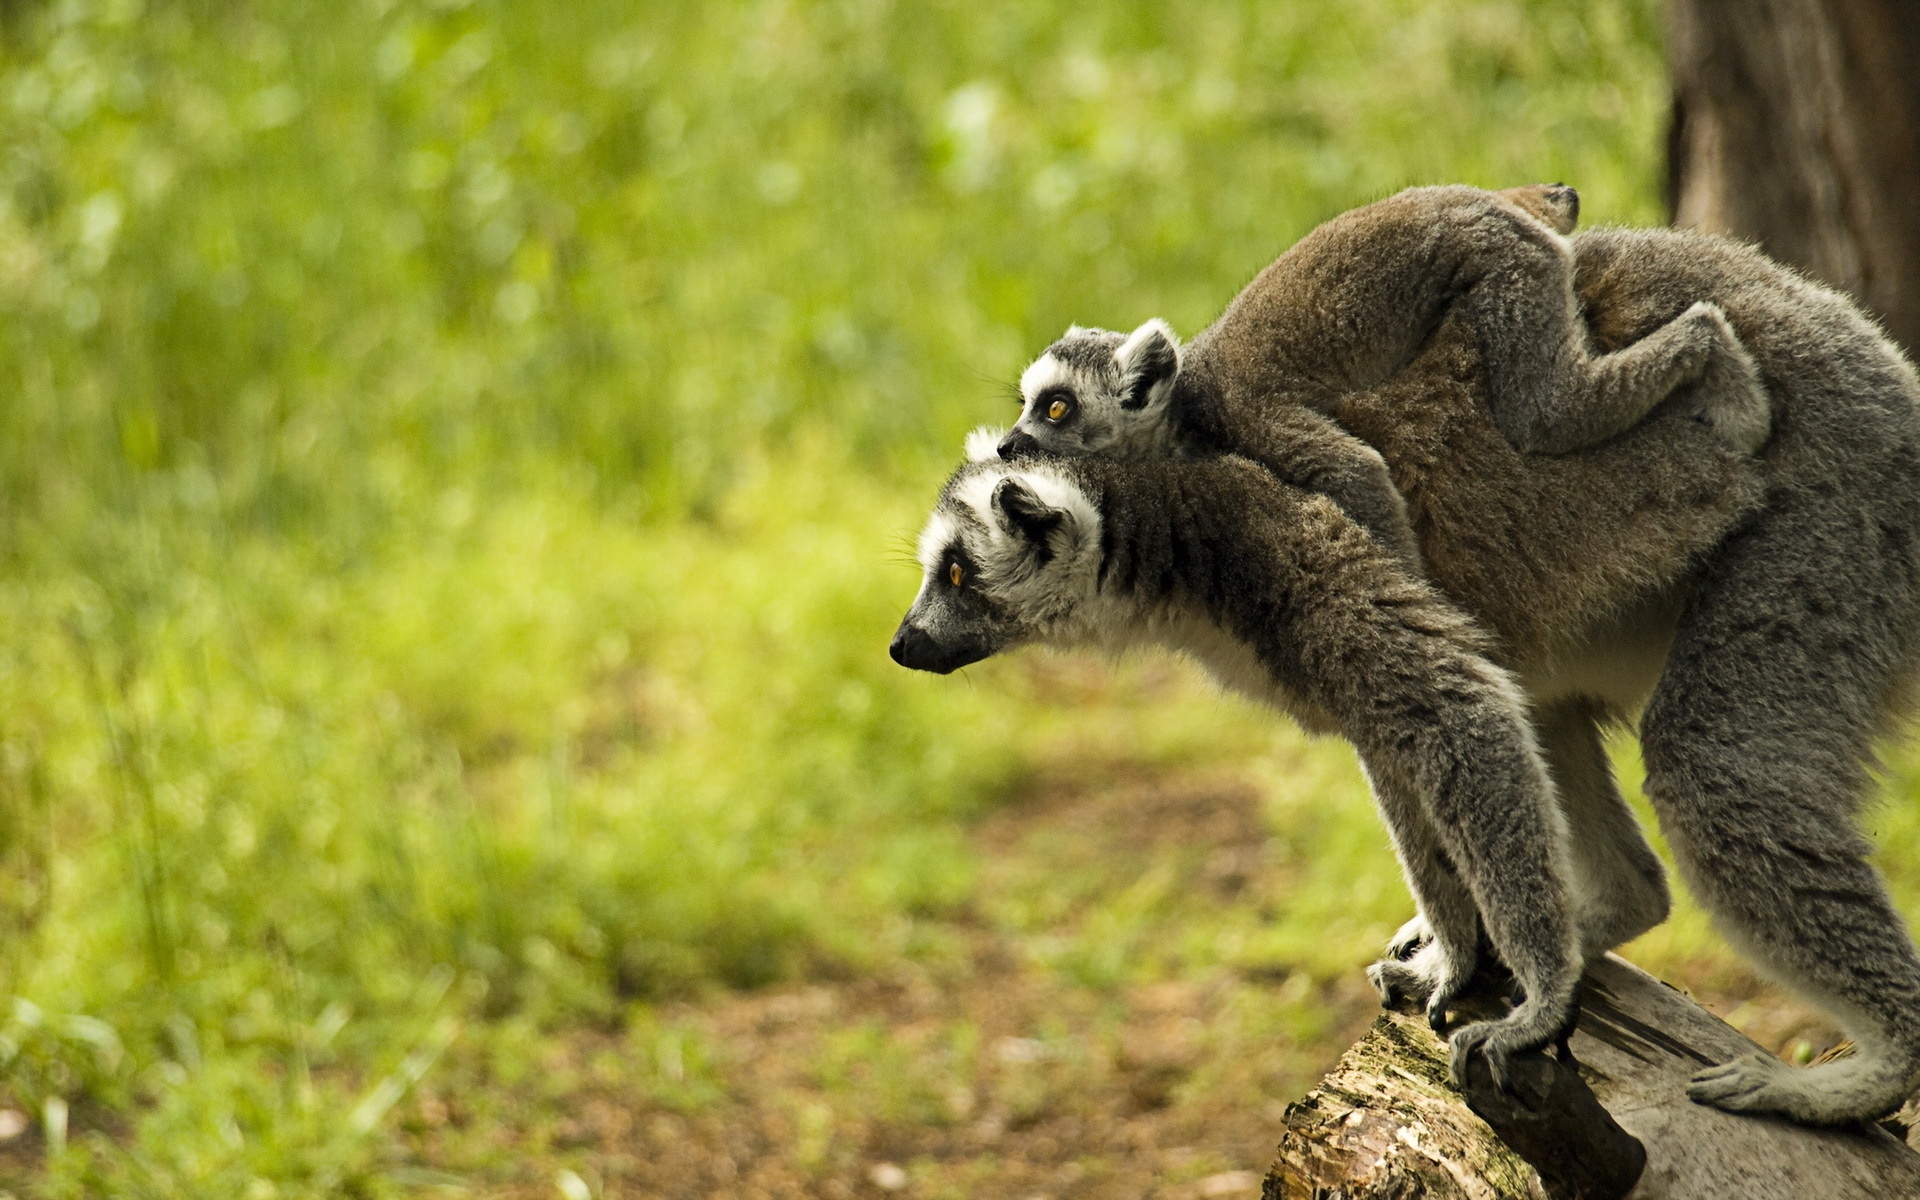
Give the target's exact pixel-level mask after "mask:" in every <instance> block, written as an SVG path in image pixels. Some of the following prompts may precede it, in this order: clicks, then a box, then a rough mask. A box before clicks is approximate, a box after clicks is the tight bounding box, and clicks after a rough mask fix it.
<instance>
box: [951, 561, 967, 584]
mask: <svg viewBox="0 0 1920 1200" xmlns="http://www.w3.org/2000/svg"><path fill="white" fill-rule="evenodd" d="M947 578H948V579H951V580H953V586H955V587H959V586H960V585H961V584H963V583H965V582H966V581H967V573H966V572H965V571H963V570H961V569H960V564H959V563H950V564H948V566H947Z"/></svg>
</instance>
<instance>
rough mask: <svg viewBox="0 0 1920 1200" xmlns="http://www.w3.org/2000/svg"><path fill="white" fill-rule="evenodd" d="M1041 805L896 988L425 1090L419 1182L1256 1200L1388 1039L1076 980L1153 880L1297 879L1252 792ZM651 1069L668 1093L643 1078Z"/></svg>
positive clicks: (1348, 1012)
mask: <svg viewBox="0 0 1920 1200" xmlns="http://www.w3.org/2000/svg"><path fill="white" fill-rule="evenodd" d="M1032 792H1033V794H1032V795H1031V797H1030V798H1028V799H1026V800H1024V801H1020V802H1016V803H1014V804H1011V805H1009V806H1008V807H1007V808H1005V809H1003V810H1001V811H1000V812H998V813H997V814H995V815H994V816H992V817H990V818H989V819H987V820H986V821H984V822H983V823H982V824H981V825H980V826H979V827H978V829H977V830H976V832H975V834H974V836H975V839H976V841H977V844H978V848H979V850H980V851H981V854H982V857H983V860H984V862H985V866H984V868H983V871H984V874H983V878H982V879H981V880H980V887H979V888H978V889H977V890H978V893H979V895H980V897H981V900H980V901H979V902H978V903H977V905H976V907H977V910H978V911H975V912H972V913H969V914H963V915H962V916H961V917H960V918H958V919H947V920H944V921H932V922H929V923H928V927H927V929H926V931H925V937H926V940H927V942H928V944H930V945H933V946H935V947H936V949H935V950H934V951H932V952H930V953H927V954H924V955H921V956H919V957H917V958H916V959H915V960H914V962H913V963H912V964H911V965H903V966H901V967H899V968H898V969H897V970H895V971H894V972H893V973H891V974H889V975H887V976H885V977H882V978H873V979H862V980H854V981H848V982H844V983H838V984H815V985H811V986H806V987H799V988H791V989H785V990H776V991H770V992H766V993H760V994H752V995H736V996H730V997H724V998H721V999H718V1000H716V1001H710V1002H708V1003H706V1004H701V1005H687V1006H682V1007H678V1008H674V1009H670V1010H666V1011H662V1012H661V1013H659V1014H658V1017H659V1024H658V1026H657V1027H653V1028H650V1029H649V1031H647V1032H646V1033H645V1034H644V1035H643V1036H642V1037H641V1038H640V1039H639V1041H638V1042H636V1040H635V1036H634V1034H633V1033H632V1031H627V1032H625V1033H623V1034H612V1033H609V1034H605V1035H587V1034H582V1035H575V1036H573V1037H571V1038H569V1039H566V1040H565V1041H564V1042H562V1043H560V1045H561V1046H562V1047H563V1048H562V1049H560V1050H558V1051H556V1052H555V1053H554V1054H553V1055H552V1056H551V1057H550V1059H549V1061H548V1062H547V1063H546V1068H547V1071H548V1074H547V1078H546V1081H545V1083H544V1085H543V1086H544V1090H545V1094H546V1095H547V1097H548V1100H547V1102H545V1103H536V1104H533V1105H521V1106H519V1107H515V1108H502V1109H499V1110H496V1111H492V1112H488V1113H484V1114H481V1113H465V1114H463V1113H462V1111H461V1108H462V1104H461V1102H460V1101H458V1100H457V1099H456V1098H455V1097H453V1096H450V1095H446V1094H442V1093H439V1092H436V1091H435V1090H434V1089H433V1088H431V1087H430V1088H428V1089H425V1090H423V1091H422V1092H421V1093H420V1095H419V1096H418V1097H417V1098H416V1100H415V1101H414V1104H413V1109H412V1112H411V1115H410V1116H409V1117H408V1121H409V1130H410V1140H411V1143H412V1146H411V1148H412V1151H413V1153H414V1155H415V1156H416V1157H415V1158H414V1161H415V1162H416V1163H419V1164H422V1165H423V1166H426V1167H427V1168H429V1169H430V1170H432V1171H438V1172H445V1173H446V1174H444V1175H438V1176H435V1175H426V1174H423V1175H422V1176H420V1179H421V1181H422V1182H427V1181H430V1180H431V1179H434V1178H439V1179H444V1180H447V1181H449V1182H451V1181H452V1180H454V1179H459V1180H461V1181H462V1182H464V1184H465V1186H467V1187H468V1188H471V1189H473V1190H474V1191H476V1192H480V1193H482V1194H487V1195H497V1196H503V1197H504V1196H512V1197H523V1196H524V1197H534V1196H539V1197H552V1196H554V1195H556V1189H558V1194H560V1195H562V1196H567V1197H569V1200H580V1197H582V1196H596V1195H598V1196H608V1197H612V1196H623V1197H649V1198H651V1197H659V1198H662V1200H667V1198H671V1200H681V1198H689V1200H690V1198H695V1197H699V1198H706V1197H741V1198H743V1200H760V1198H772V1197H780V1198H785V1197H818V1198H822V1200H845V1198H848V1197H879V1196H886V1195H902V1196H914V1197H923V1196H924V1197H956V1198H958V1197H978V1198H980V1200H999V1198H1005V1200H1042V1198H1051V1200H1070V1198H1071V1200H1082V1198H1084V1200H1095V1198H1108V1197H1112V1198H1119V1197H1127V1198H1129V1200H1133V1198H1141V1197H1164V1198H1182V1200H1202V1198H1206V1197H1236V1196H1240V1197H1248V1198H1251V1197H1253V1196H1255V1195H1257V1194H1258V1192H1259V1181H1260V1174H1261V1172H1262V1171H1263V1170H1264V1168H1265V1166H1266V1163H1267V1161H1268V1159H1269V1157H1270V1154H1271V1150H1272V1143H1273V1140H1274V1137H1275V1129H1276V1127H1277V1125H1278V1123H1279V1121H1280V1118H1281V1115H1282V1113H1283V1111H1284V1108H1285V1102H1286V1101H1287V1100H1289V1099H1291V1098H1293V1097H1295V1096H1297V1095H1299V1094H1301V1093H1302V1092H1304V1091H1305V1089H1306V1088H1307V1087H1308V1086H1310V1085H1311V1083H1312V1082H1313V1081H1314V1080H1315V1079H1317V1078H1318V1077H1319V1075H1320V1073H1321V1072H1322V1071H1323V1070H1324V1069H1325V1068H1326V1067H1327V1066H1328V1065H1330V1064H1331V1062H1332V1061H1333V1059H1334V1058H1336V1057H1337V1056H1338V1054H1339V1052H1340V1051H1341V1050H1342V1049H1343V1048H1344V1047H1345V1046H1346V1045H1347V1044H1348V1043H1349V1042H1350V1041H1351V1040H1352V1039H1353V1038H1354V1037H1355V1036H1357V1034H1358V1033H1359V1031H1360V1030H1361V1029H1362V1028H1363V1027H1364V1026H1365V1025H1366V1023H1367V1022H1368V1021H1369V1020H1371V1019H1372V1016H1373V1014H1374V1012H1375V1011H1376V1010H1375V1002H1374V999H1373V997H1372V994H1371V992H1370V991H1369V990H1368V989H1367V988H1366V986H1365V984H1364V982H1363V981H1362V980H1361V978H1360V974H1359V972H1358V971H1355V972H1354V973H1353V975H1352V978H1351V979H1350V980H1347V981H1343V982H1340V983H1336V984H1333V985H1327V986H1315V985H1313V984H1312V983H1311V982H1310V981H1308V980H1306V979H1305V978H1304V977H1285V976H1280V977H1247V976H1244V975H1236V974H1234V973H1231V972H1227V971H1223V970H1221V969H1219V968H1217V967H1215V968H1211V969H1207V970H1201V971H1198V972H1195V973H1194V974H1193V975H1192V976H1191V977H1185V976H1180V977H1174V978H1168V979H1163V980H1161V981H1158V982H1154V983H1151V984H1146V985H1134V986H1125V985H1118V986H1116V985H1113V984H1112V983H1111V982H1110V981H1106V980H1103V979H1102V978H1100V977H1099V971H1098V969H1097V964H1095V967H1094V968H1091V969H1090V968H1088V967H1087V965H1086V964H1084V963H1083V964H1081V965H1080V967H1079V968H1078V969H1077V970H1076V969H1075V967H1074V959H1073V955H1072V953H1061V952H1060V947H1061V946H1062V945H1068V946H1070V947H1072V948H1077V950H1076V952H1078V953H1080V954H1082V955H1085V954H1087V953H1089V952H1093V953H1096V954H1097V952H1098V950H1099V948H1100V946H1101V940H1100V938H1099V937H1098V936H1097V934H1093V933H1090V931H1089V929H1088V923H1089V922H1090V921H1091V920H1093V919H1095V918H1094V916H1093V914H1097V913H1103V912H1107V913H1110V912H1111V911H1113V910H1114V909H1115V908H1116V907H1119V908H1124V907H1125V898H1126V897H1127V896H1128V895H1130V894H1132V893H1134V892H1139V891H1141V890H1142V889H1143V887H1145V886H1146V884H1147V882H1148V881H1153V889H1154V890H1155V894H1157V895H1160V896H1162V897H1166V896H1171V897H1174V899H1173V900H1171V901H1170V902H1166V903H1163V904H1162V905H1161V906H1160V907H1159V908H1157V909H1155V910H1154V911H1153V912H1152V913H1151V914H1150V915H1149V916H1148V917H1146V918H1143V920H1144V921H1145V926H1144V927H1145V928H1146V929H1147V930H1148V931H1149V936H1150V937H1157V936H1164V937H1170V938H1176V937H1179V936H1181V930H1182V928H1183V924H1182V921H1183V916H1184V915H1192V914H1193V913H1196V912H1202V911H1205V910H1208V909H1211V910H1213V911H1215V912H1217V911H1218V910H1220V909H1223V908H1226V907H1231V906H1242V905H1248V906H1255V907H1256V908H1257V907H1258V906H1260V905H1262V904H1267V903H1271V902H1273V900H1274V898H1275V897H1276V896H1277V895H1278V894H1279V889H1280V888H1281V887H1282V885H1283V883H1284V881H1282V880H1278V879H1276V878H1275V877H1274V876H1275V868H1273V867H1272V865H1271V860H1272V857H1273V856H1271V855H1269V854H1266V853H1265V852H1264V846H1265V842H1266V838H1267V834H1266V830H1265V826H1264V824H1263V821H1262V819H1261V815H1260V812H1259V808H1258V802H1257V797H1256V794H1255V793H1254V791H1253V789H1252V788H1251V787H1249V786H1246V785H1245V784H1243V783H1239V782H1237V781H1235V780H1232V779H1222V778H1204V777H1198V778H1197V777H1192V776H1177V777H1172V778H1160V779H1133V780H1130V781H1129V780H1121V781H1112V780H1107V781H1102V782H1101V783H1100V784H1099V785H1098V786H1093V787H1088V786H1084V785H1083V786H1081V787H1079V788H1075V787H1071V786H1066V785H1063V784H1061V783H1059V782H1057V781H1056V782H1051V783H1049V782H1047V781H1041V782H1040V783H1039V784H1037V785H1036V786H1035V787H1034V788H1033V789H1032ZM1139 932H1140V930H1139V928H1135V929H1134V930H1133V931H1132V933H1133V935H1134V936H1135V937H1136V938H1137V937H1138V935H1139ZM1136 944H1137V943H1136ZM1063 964H1065V965H1063ZM1089 973H1091V974H1092V975H1093V976H1095V977H1094V978H1093V979H1091V980H1089V979H1087V978H1086V976H1087V975H1088V974H1089ZM1708 999H1709V1001H1710V1002H1711V1003H1712V1006H1713V1007H1715V1008H1716V1009H1717V1010H1718V1011H1720V1012H1722V1013H1723V1014H1725V1013H1728V1012H1732V1011H1736V1010H1737V1011H1739V1012H1740V1013H1743V1014H1744V1016H1745V1019H1744V1020H1743V1021H1742V1023H1743V1024H1744V1025H1745V1026H1746V1027H1748V1029H1749V1031H1750V1032H1752V1033H1754V1034H1755V1035H1756V1036H1759V1037H1761V1038H1762V1040H1763V1041H1766V1042H1767V1044H1769V1045H1772V1044H1776V1043H1780V1044H1783V1045H1790V1044H1793V1043H1792V1040H1791V1039H1792V1038H1794V1037H1798V1036H1801V1035H1802V1034H1804V1033H1806V1032H1807V1031H1808V1030H1809V1028H1810V1026H1809V1023H1808V1020H1807V1014H1805V1012H1804V1011H1802V1010H1799V1009H1797V1008H1796V1007H1794V1006H1793V1005H1791V1004H1790V1003H1785V1002H1782V1001H1780V1000H1779V999H1778V998H1775V997H1771V996H1769V994H1767V993H1765V992H1764V991H1762V990H1761V989H1759V988H1758V986H1757V985H1755V986H1754V987H1752V988H1742V989H1741V990H1740V991H1739V992H1738V993H1737V994H1722V995H1717V996H1709V997H1708ZM1303 1014H1304V1016H1303ZM1815 1036H1816V1037H1818V1033H1817V1031H1815ZM690 1047H698V1048H700V1053H701V1054H702V1055H704V1056H705V1057H704V1059H703V1061H702V1062H701V1063H697V1064H696V1063H692V1062H691V1061H690V1060H689V1058H688V1055H689V1053H690V1050H689V1048H690ZM649 1054H651V1056H652V1060H653V1063H654V1067H655V1072H654V1081H653V1083H652V1085H651V1086H650V1087H649V1086H647V1085H645V1084H644V1083H636V1080H635V1078H634V1073H633V1063H634V1061H635V1060H636V1058H637V1059H645V1058H646V1057H647V1056H648V1055H649ZM663 1078H664V1081H665V1082H666V1083H667V1084H671V1085H672V1086H669V1087H664V1088H663V1086H662V1082H663ZM518 1086H519V1087H520V1090H521V1093H522V1096H523V1097H524V1096H525V1094H526V1093H527V1091H528V1088H527V1087H526V1085H525V1084H521V1085H518ZM488 1090H491V1089H488ZM562 1172H571V1175H565V1174H562ZM570 1189H571V1190H570Z"/></svg>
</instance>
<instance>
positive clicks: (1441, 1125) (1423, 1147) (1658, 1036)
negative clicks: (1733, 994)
mask: <svg viewBox="0 0 1920 1200" xmlns="http://www.w3.org/2000/svg"><path fill="white" fill-rule="evenodd" d="M1571 1049H1572V1051H1573V1056H1574V1059H1575V1060H1576V1061H1577V1063H1578V1064H1579V1071H1580V1074H1581V1076H1582V1077H1583V1078H1585V1080H1586V1081H1587V1083H1588V1084H1590V1085H1591V1087H1592V1089H1593V1092H1594V1094H1595V1095H1597V1096H1598V1098H1599V1100H1600V1103H1601V1104H1602V1105H1603V1106H1604V1107H1605V1109H1606V1111H1607V1112H1608V1113H1610V1114H1612V1117H1613V1119H1614V1120H1615V1121H1617V1122H1618V1124H1619V1125H1620V1127H1622V1128H1624V1129H1625V1130H1626V1131H1627V1132H1628V1133H1630V1134H1632V1135H1633V1136H1634V1137H1635V1138H1637V1139H1639V1141H1640V1143H1641V1144H1642V1145H1643V1146H1644V1147H1645V1150H1646V1167H1645V1170H1644V1173H1643V1174H1642V1175H1641V1177H1640V1181H1639V1183H1638V1185H1637V1186H1636V1187H1635V1188H1634V1189H1633V1191H1632V1192H1631V1193H1630V1196H1631V1197H1632V1200H1734V1198H1737V1200H1901V1198H1905V1197H1913V1198H1920V1154H1916V1153H1915V1152H1914V1151H1913V1150H1911V1149H1909V1148H1908V1147H1907V1145H1906V1144H1905V1143H1904V1142H1902V1141H1901V1140H1900V1139H1899V1138H1896V1137H1895V1136H1893V1135H1892V1134H1891V1133H1889V1132H1887V1130H1886V1129H1884V1128H1882V1127H1880V1126H1878V1125H1871V1124H1863V1125H1859V1126H1853V1127H1848V1128H1843V1129H1809V1128H1806V1127H1804V1126H1799V1125H1794V1124H1792V1123H1790V1122H1787V1121H1783V1120H1778V1119H1775V1118H1771V1117H1747V1116H1735V1115H1733V1114H1730V1113H1724V1112H1721V1111H1719V1110H1717V1109H1712V1108H1708V1107H1705V1106H1703V1105H1698V1104H1695V1103H1693V1102H1692V1101H1690V1100H1688V1099H1687V1097H1686V1082H1687V1079H1688V1078H1689V1077H1690V1076H1692V1075H1693V1073H1694V1072H1695V1071H1698V1070H1699V1069H1700V1068H1701V1067H1703V1066H1707V1065H1710V1064H1713V1063H1721V1062H1725V1061H1727V1060H1729V1059H1732V1058H1737V1057H1739V1056H1741V1055H1743V1054H1750V1053H1753V1052H1754V1051H1756V1050H1758V1049H1759V1047H1758V1046H1757V1045H1755V1044H1754V1043H1753V1042H1752V1041H1750V1040H1748V1039H1747V1038H1746V1037H1745V1036H1744V1035H1742V1034H1741V1033H1740V1032H1739V1031H1738V1030H1736V1029H1734V1028H1733V1027H1732V1026H1730V1025H1728V1024H1727V1023H1726V1022H1724V1021H1722V1020H1720V1019H1719V1018H1718V1017H1715V1016H1714V1015H1713V1014H1712V1013H1709V1012H1707V1011H1706V1010H1705V1009H1703V1008H1701V1007H1700V1006H1699V1005H1697V1004H1695V1003H1694V1002H1693V1001H1692V1000H1690V999H1688V998H1687V997H1686V995H1685V994H1684V993H1682V992H1680V991H1678V990H1676V989H1674V988H1672V987H1669V986H1668V985H1666V984H1664V983H1662V982H1660V981H1659V980H1657V979H1655V978H1654V977H1653V976H1651V975H1648V974H1647V973H1646V972H1644V971H1641V970H1640V969H1639V968H1637V967H1635V966H1633V965H1631V964H1630V963H1627V962H1626V961H1624V960H1622V959H1619V958H1617V957H1614V956H1611V955H1609V956H1608V958H1607V959H1606V961H1604V962H1602V963H1600V964H1598V965H1596V966H1595V967H1594V968H1593V970H1591V971H1589V972H1588V973H1587V977H1586V979H1585V981H1584V994H1583V1003H1582V1007H1581V1015H1580V1024H1579V1027H1578V1029H1577V1030H1576V1031H1575V1033H1574V1036H1573V1038H1572V1041H1571ZM1546 1194H1547V1192H1546V1190H1545V1189H1544V1187H1543V1185H1542V1183H1541V1181H1540V1178H1539V1175H1538V1173H1537V1172H1536V1171H1535V1170H1534V1169H1533V1168H1532V1167H1531V1166H1529V1165H1528V1164H1527V1162H1526V1161H1525V1160H1524V1159H1522V1158H1521V1157H1520V1156H1519V1155H1518V1154H1516V1153H1515V1152H1514V1151H1513V1150H1512V1149H1510V1148H1509V1147H1508V1146H1506V1145H1505V1144H1504V1143H1502V1142H1501V1141H1500V1139H1499V1138H1498V1137H1496V1136H1495V1135H1494V1133H1493V1131H1492V1130H1491V1129H1489V1128H1488V1126H1487V1125H1486V1123H1485V1122H1483V1121H1482V1120H1481V1119H1480V1118H1479V1117H1477V1116H1475V1115H1474V1114H1473V1112H1471V1111H1470V1110H1469V1109H1468V1107H1467V1102H1466V1100H1465V1098H1464V1097H1463V1096H1462V1095H1461V1094H1460V1092H1459V1090H1458V1089H1456V1088H1455V1087H1454V1086H1453V1084H1452V1083H1451V1081H1450V1080H1449V1078H1448V1074H1447V1048H1446V1044H1445V1042H1444V1041H1442V1040H1441V1039H1440V1038H1439V1037H1438V1036H1437V1035H1435V1034H1434V1033H1433V1032H1432V1031H1431V1030H1429V1029H1428V1028H1427V1025H1426V1021H1425V1019H1424V1018H1423V1017H1422V1016H1420V1015H1419V1014H1418V1013H1401V1012H1389V1013H1385V1014H1383V1015H1382V1016H1381V1017H1380V1019H1379V1020H1378V1021H1376V1022H1375V1023H1374V1026H1373V1028H1372V1029H1371V1030H1370V1031H1369V1032H1368V1033H1367V1035H1366V1036H1365V1037H1364V1038H1362V1039H1361V1040H1360V1041H1359V1042H1358V1043H1356V1044H1355V1045H1354V1046H1353V1048H1352V1049H1351V1050H1349V1051H1348V1052H1347V1054H1346V1056H1345V1057H1343V1058H1342V1059H1341V1060H1340V1063H1339V1065H1338V1066H1336V1067H1335V1068H1334V1069H1333V1071H1332V1072H1331V1073H1329V1074H1328V1075H1327V1077H1326V1078H1325V1079H1323V1080H1321V1082H1320V1085H1319V1086H1318V1087H1317V1088H1315V1089H1314V1090H1313V1091H1312V1092H1310V1093H1308V1095H1307V1096H1306V1097H1305V1098H1304V1099H1302V1100H1300V1101H1299V1102H1298V1103H1296V1104H1294V1105H1291V1106H1290V1107H1289V1108H1288V1110H1287V1116H1286V1130H1285V1133H1284V1136H1283V1138H1282V1140H1281V1142H1280V1148H1279V1154H1278V1156H1277V1157H1276V1159H1275V1161H1274V1164H1273V1167H1272V1169H1271V1171H1270V1172H1269V1173H1268V1175H1267V1179H1266V1187H1265V1191H1264V1196H1265V1198H1266V1200H1424V1198H1428V1197H1431V1198H1434V1200H1441V1198H1446V1200H1452V1198H1455V1197H1458V1198H1461V1200H1538V1198H1540V1197H1544V1196H1545V1195H1546Z"/></svg>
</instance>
